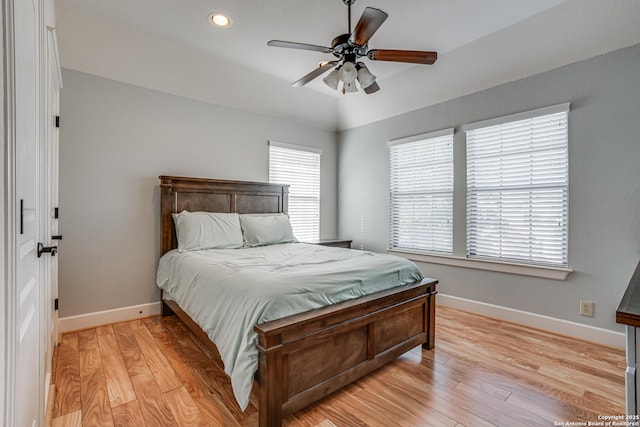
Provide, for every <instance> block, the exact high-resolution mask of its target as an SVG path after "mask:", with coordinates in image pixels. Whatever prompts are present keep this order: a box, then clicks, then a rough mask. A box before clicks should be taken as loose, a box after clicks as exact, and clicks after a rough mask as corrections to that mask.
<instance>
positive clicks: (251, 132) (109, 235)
mask: <svg viewBox="0 0 640 427" xmlns="http://www.w3.org/2000/svg"><path fill="white" fill-rule="evenodd" d="M63 84H64V88H63V90H62V94H61V129H60V232H61V233H62V234H63V235H64V240H63V241H61V242H60V247H61V250H60V285H59V296H60V316H61V317H66V316H72V315H78V314H83V313H91V312H96V311H101V310H108V309H114V308H119V307H126V306H131V305H136V304H144V303H149V302H155V301H159V295H160V294H159V292H158V290H157V288H156V286H155V270H156V264H157V259H158V256H159V246H160V241H159V239H160V224H159V216H160V214H159V209H160V197H159V189H158V176H159V175H180V176H196V177H210V178H220V179H234V180H248V181H268V179H269V175H268V145H267V141H268V140H270V139H272V140H276V141H280V142H285V143H290V144H299V145H308V146H312V147H317V148H321V149H322V150H323V154H322V157H321V200H322V203H321V206H322V207H321V219H320V230H321V235H322V237H334V236H336V234H337V233H336V231H337V207H336V206H337V196H336V188H337V135H336V134H335V133H333V132H329V131H325V130H319V129H315V128H311V127H308V126H303V125H297V124H294V123H291V122H290V121H284V120H278V119H275V118H271V117H267V116H262V115H258V114H252V113H247V112H243V111H239V110H232V109H229V108H225V107H220V106H216V105H212V104H208V103H204V102H200V101H195V100H192V99H188V98H182V97H178V96H174V95H169V94H165V93H161V92H156V91H152V90H148V89H143V88H140V87H137V86H132V85H128V84H123V83H118V82H115V81H112V80H107V79H104V78H100V77H96V76H92V75H89V74H85V73H81V72H77V71H73V70H69V69H64V70H63Z"/></svg>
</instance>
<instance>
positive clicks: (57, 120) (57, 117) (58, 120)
mask: <svg viewBox="0 0 640 427" xmlns="http://www.w3.org/2000/svg"><path fill="white" fill-rule="evenodd" d="M56 127H57V128H59V127H60V116H56Z"/></svg>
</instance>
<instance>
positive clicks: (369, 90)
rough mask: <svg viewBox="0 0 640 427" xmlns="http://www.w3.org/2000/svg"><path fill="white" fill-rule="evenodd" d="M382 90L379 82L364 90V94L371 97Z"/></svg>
mask: <svg viewBox="0 0 640 427" xmlns="http://www.w3.org/2000/svg"><path fill="white" fill-rule="evenodd" d="M379 90H380V86H378V82H373V83H372V84H370V85H369V86H368V87H365V88H364V93H366V94H367V95H370V94H372V93H375V92H377V91H379Z"/></svg>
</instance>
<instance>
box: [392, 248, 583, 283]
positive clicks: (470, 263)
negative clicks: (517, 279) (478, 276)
mask: <svg viewBox="0 0 640 427" xmlns="http://www.w3.org/2000/svg"><path fill="white" fill-rule="evenodd" d="M387 252H388V253H390V254H393V255H398V256H401V257H403V258H407V259H410V260H411V261H419V262H428V263H431V264H442V265H450V266H453V267H463V268H474V269H476V270H485V271H495V272H499V273H509V274H519V275H522V276H532V277H540V278H543V279H552V280H567V277H568V276H569V274H570V273H572V272H573V270H571V269H569V268H558V267H544V266H540V265H529V264H516V263H511V262H502V261H488V260H480V259H471V258H463V257H457V256H453V255H440V254H437V255H436V254H430V253H419V252H408V251H401V250H398V249H387Z"/></svg>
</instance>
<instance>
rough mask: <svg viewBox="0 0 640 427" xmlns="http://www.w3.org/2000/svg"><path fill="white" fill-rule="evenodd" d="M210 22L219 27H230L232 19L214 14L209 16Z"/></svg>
mask: <svg viewBox="0 0 640 427" xmlns="http://www.w3.org/2000/svg"><path fill="white" fill-rule="evenodd" d="M209 22H211V23H212V24H214V25H216V26H218V27H229V26H230V25H231V19H230V18H229V17H228V16H227V15H225V14H223V13H219V12H214V13H212V14H211V15H209Z"/></svg>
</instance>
